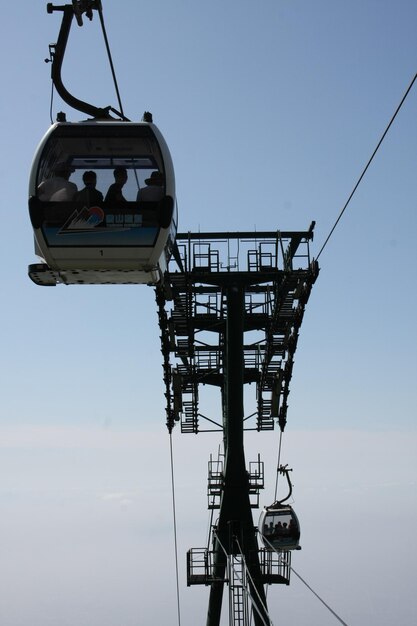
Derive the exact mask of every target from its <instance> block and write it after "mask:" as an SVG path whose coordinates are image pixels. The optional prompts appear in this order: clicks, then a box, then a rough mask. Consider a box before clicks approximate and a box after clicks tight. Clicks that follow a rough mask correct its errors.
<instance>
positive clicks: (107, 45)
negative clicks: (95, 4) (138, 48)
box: [98, 2, 125, 118]
mask: <svg viewBox="0 0 417 626" xmlns="http://www.w3.org/2000/svg"><path fill="white" fill-rule="evenodd" d="M98 14H99V17H100V24H101V30H102V33H103V38H104V43H105V45H106V50H107V56H108V58H109V63H110V69H111V73H112V76H113V83H114V88H115V90H116V95H117V101H118V103H119V108H120V113H121V114H122V118H124V117H125V114H124V112H123V105H122V100H121V98H120V92H119V86H118V84H117V78H116V72H115V70H114V65H113V58H112V55H111V51H110V45H109V40H108V38H107V32H106V27H105V24H104V17H103V7H102V5H101V2H99V8H98Z"/></svg>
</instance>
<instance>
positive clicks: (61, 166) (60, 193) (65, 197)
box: [38, 163, 78, 202]
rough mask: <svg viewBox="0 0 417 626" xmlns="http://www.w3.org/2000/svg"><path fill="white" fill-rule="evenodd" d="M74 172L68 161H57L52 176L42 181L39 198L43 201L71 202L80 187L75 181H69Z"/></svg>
mask: <svg viewBox="0 0 417 626" xmlns="http://www.w3.org/2000/svg"><path fill="white" fill-rule="evenodd" d="M73 172H74V170H73V169H72V167H70V166H69V165H68V163H57V165H55V167H54V169H53V176H52V178H48V179H47V180H44V181H43V182H41V184H40V185H39V187H38V197H39V200H42V201H43V202H69V201H71V200H73V198H74V195H75V194H76V193H77V191H78V188H77V185H76V184H75V183H70V182H69V180H68V179H69V177H70V176H71V174H72V173H73Z"/></svg>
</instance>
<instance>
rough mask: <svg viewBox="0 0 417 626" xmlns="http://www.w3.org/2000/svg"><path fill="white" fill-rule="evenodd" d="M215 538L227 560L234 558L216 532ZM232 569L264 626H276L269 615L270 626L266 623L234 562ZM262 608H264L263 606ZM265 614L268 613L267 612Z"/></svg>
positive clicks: (231, 565)
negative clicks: (230, 557)
mask: <svg viewBox="0 0 417 626" xmlns="http://www.w3.org/2000/svg"><path fill="white" fill-rule="evenodd" d="M214 536H215V537H216V539H217V541H218V542H219V546H220V547H221V549H222V550H223V552H224V554H225V556H226V559H228V558H229V556H232V555H230V554H227V551H226V548H225V547H224V545H223V544H222V542H221V541H220V539H219V536H218V534H217V533H216V532H215V533H214ZM230 567H231V568H232V570H233V572H234V575H235V576H236V578H237V579H238V581H239V582H240V583H241V585H242V587H243V588H244V590H245V592H246V593H247V594H248V596H249V598H250V601H251V602H252V607H253V608H254V609H255V610H256V612H257V613H258V615H259V617H260V618H261V620H262V622H263V624H264V626H274V625H273V623H272V621H271V618H270V617H269V615H268V620H269V624H267V623H266V622H265V619H264V617H263V615H262V614H261V612H260V610H259V609H258V607H257V605H256V603H255V602H254V601H253V598H252V595H251V593H250V591H249V589H248V587H247V585H245V584H244V583H243V580H242V579H241V577H240V576H239V572H237V571H236V569H235V567H234V565H233V561H231V560H230ZM262 606H263V604H262ZM264 608H265V607H264ZM265 612H266V611H265Z"/></svg>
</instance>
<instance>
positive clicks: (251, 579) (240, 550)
mask: <svg viewBox="0 0 417 626" xmlns="http://www.w3.org/2000/svg"><path fill="white" fill-rule="evenodd" d="M235 541H236V544H237V547H238V548H239V552H240V556H241V557H242V561H243V564H244V566H245V570H246V575H247V577H248V578H249V580H250V582H251V583H252V587H253V589H255V592H256V595H257V596H258V600H259V603H260V605H261V606H262V608H263V610H264V611H265V613H266V614H267V615H268V619H269V622H270V624H271V626H274V624H273V622H272V619H271V618H270V617H269V614H268V609H267V607H266V606H265V604H264V603H263V601H262V598H261V596H260V595H259V591H258V590H257V588H256V587H255V583H254V582H253V578H252V576H251V573H250V571H249V568H248V566H247V565H246V559H245V556H244V554H243V552H242V548H241V547H240V544H239V540H238V538H237V537H235Z"/></svg>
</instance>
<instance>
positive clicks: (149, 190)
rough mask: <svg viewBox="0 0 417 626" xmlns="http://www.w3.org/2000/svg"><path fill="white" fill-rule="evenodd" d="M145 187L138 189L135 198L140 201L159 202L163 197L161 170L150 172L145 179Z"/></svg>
mask: <svg viewBox="0 0 417 626" xmlns="http://www.w3.org/2000/svg"><path fill="white" fill-rule="evenodd" d="M145 183H146V187H143V188H142V189H140V190H139V193H138V197H137V200H138V201H142V202H159V200H162V198H163V197H164V176H163V174H162V173H161V172H159V171H156V172H152V174H151V175H150V177H149V178H146V179H145Z"/></svg>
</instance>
